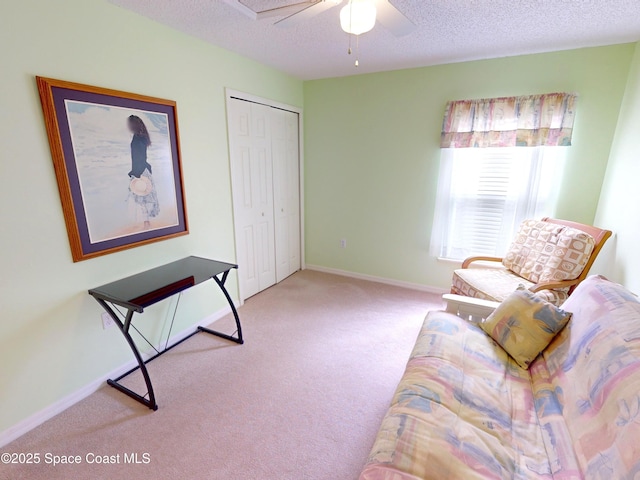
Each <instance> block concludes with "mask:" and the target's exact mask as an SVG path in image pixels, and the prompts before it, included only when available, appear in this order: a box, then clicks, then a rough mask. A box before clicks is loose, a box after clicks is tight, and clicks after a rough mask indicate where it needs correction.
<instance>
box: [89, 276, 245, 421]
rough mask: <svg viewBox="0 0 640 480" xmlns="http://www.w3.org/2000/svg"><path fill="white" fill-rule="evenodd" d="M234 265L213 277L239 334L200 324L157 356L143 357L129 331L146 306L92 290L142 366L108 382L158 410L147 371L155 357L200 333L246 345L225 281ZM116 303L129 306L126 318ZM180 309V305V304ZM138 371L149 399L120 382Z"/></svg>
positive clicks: (139, 365) (125, 306) (152, 408)
mask: <svg viewBox="0 0 640 480" xmlns="http://www.w3.org/2000/svg"><path fill="white" fill-rule="evenodd" d="M232 268H238V267H237V265H231V264H230V265H229V269H228V270H226V271H224V272H222V273H221V275H222V278H218V276H213V277H211V278H213V279H214V280H215V282H216V283H217V284H218V287H220V290H222V293H223V294H224V296H225V298H226V299H227V302H229V306H230V307H231V312H232V313H233V317H234V319H235V322H236V335H237V336H232V335H227V334H226V333H221V332H217V331H215V330H211V329H209V328H205V327H200V326H199V327H198V328H197V329H196V330H195V331H194V332H192V333H190V334H189V335H187V336H186V337H185V338H183V339H181V340H179V341H178V342H176V343H173V344H171V345H170V346H165V348H164V349H163V350H160V351H157V350H156V351H157V353H156V354H155V355H153V356H151V357H150V358H148V359H147V360H143V359H142V355H141V353H140V350H139V349H138V346H137V345H136V343H135V342H134V340H133V338H131V334H130V333H129V330H130V327H131V321H132V320H133V315H134V313H142V312H143V310H144V308H143V307H141V306H139V305H134V304H133V303H128V302H122V301H116V300H114V299H111V298H106V297H104V296H102V295H100V294H99V293H98V292H96V291H94V290H90V291H89V294H90V295H92V296H93V297H94V298H95V299H96V301H97V302H98V303H99V304H100V305H101V306H102V308H104V310H105V311H106V312H107V313H108V314H109V316H110V317H111V318H112V319H113V321H114V322H115V324H116V325H117V326H118V328H119V330H120V332H122V335H124V338H125V340H126V341H127V343H128V344H129V347H130V348H131V351H132V352H133V355H134V356H135V358H136V361H137V362H138V366H136V367H134V368H132V369H131V370H129V371H127V372H125V373H123V374H122V375H120V376H119V377H118V378H116V379H113V380H112V379H109V380H107V383H108V384H109V385H111V386H112V387H113V388H115V389H117V390H119V391H121V392H122V393H124V394H125V395H128V396H129V397H131V398H133V399H134V400H136V401H138V402H140V403H142V404H143V405H145V406H146V407H149V408H150V409H151V410H154V411H155V410H157V409H158V404H157V403H156V396H155V393H154V391H153V385H152V384H151V378H150V377H149V372H148V371H147V366H146V364H147V363H149V362H151V361H152V360H155V359H156V358H158V357H159V356H160V355H163V354H164V353H166V352H168V351H169V350H171V349H172V348H174V347H176V346H178V345H180V344H181V343H182V342H184V341H185V340H188V339H189V338H191V337H192V336H194V335H195V334H197V333H199V332H205V333H209V334H211V335H215V336H217V337H220V338H224V339H225V340H229V341H231V342H235V343H238V344H243V343H244V340H243V338H242V326H241V325H240V317H239V316H238V311H237V310H236V307H235V305H234V304H233V300H232V299H231V296H230V295H229V292H228V291H227V289H226V287H225V283H226V281H227V277H228V275H229V271H230V270H231V269H232ZM186 288H188V287H186ZM186 288H183V289H182V290H181V291H183V290H186ZM175 293H179V292H174V294H175ZM168 296H171V295H168ZM168 296H167V297H165V298H168ZM154 303H155V302H154ZM115 305H119V306H121V307H124V308H126V309H127V313H126V314H125V315H124V320H122V319H121V318H120V316H119V315H118V313H117V311H116V310H117V309H116V308H115ZM176 308H177V305H176ZM170 335H171V329H170V330H169V333H168V334H167V339H168V338H169V336H170ZM143 338H144V337H143ZM145 340H146V339H145ZM154 349H155V347H154ZM136 370H140V371H141V372H142V376H143V377H144V382H145V384H146V386H147V394H148V395H149V398H146V397H145V396H143V395H140V394H139V393H136V392H134V391H133V390H131V389H129V388H127V387H125V386H124V385H121V384H120V383H118V382H119V381H120V380H122V379H123V378H125V377H126V376H128V375H130V374H131V373H133V372H135V371H136Z"/></svg>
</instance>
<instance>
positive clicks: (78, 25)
mask: <svg viewBox="0 0 640 480" xmlns="http://www.w3.org/2000/svg"><path fill="white" fill-rule="evenodd" d="M0 44H2V45H3V47H2V50H1V51H0V65H1V67H0V82H1V86H2V88H1V90H0V100H1V101H0V145H1V146H2V153H1V159H0V218H1V220H2V223H1V224H2V235H0V307H1V310H0V311H1V315H2V317H1V319H0V392H1V393H0V432H2V431H3V430H5V429H7V428H8V427H10V426H12V425H15V424H17V423H18V422H20V421H22V420H23V419H25V418H26V417H28V416H30V415H32V414H33V413H34V412H37V411H39V410H41V409H43V408H44V407H46V406H48V405H50V404H52V403H54V402H56V401H58V400H60V399H61V398H63V397H65V396H66V395H69V394H70V393H72V392H74V391H76V390H77V389H79V388H81V387H83V386H84V385H87V384H88V383H90V382H91V381H92V380H94V379H96V378H99V377H101V376H102V375H105V374H106V373H107V372H110V371H111V370H113V369H114V368H117V367H118V366H120V365H122V364H123V363H124V362H127V361H129V360H130V359H132V356H131V353H130V352H129V351H128V347H127V346H126V344H125V342H124V340H123V339H122V338H121V336H120V334H119V332H118V331H117V330H116V329H115V328H113V329H110V330H106V331H104V330H103V329H102V325H101V321H100V313H101V310H100V308H99V306H98V304H97V303H96V302H95V301H94V300H93V299H92V298H91V297H89V295H87V293H86V291H87V289H89V288H91V287H95V286H98V285H101V284H103V283H106V282H109V281H112V280H116V279H118V278H120V277H123V276H126V275H128V274H132V273H136V272H139V271H142V270H145V269H148V268H151V267H154V266H157V265H161V264H163V263H166V262H169V261H171V260H175V259H178V258H181V257H184V256H187V255H191V254H197V255H202V256H207V257H212V258H217V259H220V260H227V261H234V260H235V252H234V242H233V223H232V209H231V194H230V177H229V168H228V146H227V132H226V112H225V96H224V88H225V87H232V88H234V89H237V90H241V91H247V92H250V93H253V94H256V95H260V96H263V97H267V98H272V99H274V100H277V101H280V102H283V103H288V104H293V105H295V106H301V105H302V102H303V100H302V99H303V91H302V82H300V81H298V80H296V79H294V78H291V77H289V76H286V75H284V74H282V73H279V72H277V71H275V70H272V69H270V68H267V67H264V66H262V65H260V64H258V63H256V62H253V61H250V60H247V59H244V58H242V57H239V56H237V55H235V54H232V53H230V52H227V51H224V50H222V49H219V48H215V47H213V46H211V45H208V44H206V43H204V42H201V41H199V40H196V39H194V38H192V37H189V36H186V35H184V34H181V33H179V32H176V31H174V30H171V29H169V28H166V27H164V26H161V25H159V24H156V23H154V22H151V21H150V20H147V19H144V18H143V17H140V16H138V15H135V14H133V13H130V12H127V11H126V10H123V9H121V8H119V7H116V6H114V5H111V4H109V3H107V2H106V1H105V0H56V1H38V0H20V1H16V2H6V1H5V2H2V4H1V6H0ZM35 75H41V76H47V77H53V78H59V79H63V80H69V81H74V82H79V83H86V84H91V85H97V86H101V87H108V88H114V89H118V90H124V91H129V92H135V93H141V94H146V95H151V96H156V97H160V98H167V99H172V100H176V101H177V103H178V118H179V126H180V134H181V145H182V160H183V169H184V182H185V191H186V200H187V202H186V203H187V208H188V214H189V220H190V228H191V234H190V235H188V236H185V237H181V238H177V239H173V240H168V241H164V242H159V243H156V244H153V245H149V246H145V247H140V248H135V249H132V250H128V251H125V252H120V253H116V254H112V255H108V256H105V257H101V258H97V259H93V260H88V261H84V262H80V263H73V262H72V261H71V255H70V251H69V245H68V240H67V234H66V230H65V226H64V220H63V216H62V208H61V205H60V200H59V195H58V189H57V186H56V180H55V175H54V171H53V166H52V161H51V155H50V152H49V147H48V144H47V140H46V133H45V129H44V124H43V119H42V112H41V107H40V102H39V98H38V93H37V89H36V83H35V79H34V76H35ZM229 281H230V285H231V291H232V294H233V295H234V296H235V294H236V288H235V281H236V279H235V276H233V277H230V279H229ZM224 305H225V302H224V300H223V298H222V296H221V295H220V294H219V293H218V292H217V287H215V285H214V284H213V283H211V284H203V285H201V286H198V287H196V288H194V289H191V290H189V291H188V292H185V295H184V296H183V300H182V301H181V310H180V312H179V315H178V319H177V324H176V326H175V331H180V330H184V329H185V328H187V327H188V326H190V325H192V324H195V323H196V322H198V321H201V320H202V319H203V318H205V317H206V316H207V315H209V314H211V313H212V312H215V311H217V310H219V309H221V308H223V306H224ZM169 306H170V304H169V303H168V302H165V303H164V304H161V305H158V306H157V307H154V308H151V309H149V311H148V312H145V317H146V318H145V321H144V325H146V326H147V331H148V332H150V333H151V334H152V337H153V338H158V334H159V333H160V327H161V326H162V325H163V324H164V322H165V321H166V320H167V315H168V311H169ZM141 324H142V323H141Z"/></svg>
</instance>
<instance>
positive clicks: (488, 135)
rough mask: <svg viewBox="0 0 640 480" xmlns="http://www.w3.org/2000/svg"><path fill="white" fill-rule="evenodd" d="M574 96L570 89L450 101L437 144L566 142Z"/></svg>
mask: <svg viewBox="0 0 640 480" xmlns="http://www.w3.org/2000/svg"><path fill="white" fill-rule="evenodd" d="M576 98H577V96H576V95H575V94H571V93H548V94H544V95H528V96H523V97H503V98H488V99H482V100H458V101H453V102H449V103H448V104H447V110H446V112H445V115H444V122H443V124H442V137H441V140H440V146H441V147H442V148H469V147H476V148H477V147H480V148H487V147H538V146H569V145H571V134H572V132H573V120H574V117H575V104H576Z"/></svg>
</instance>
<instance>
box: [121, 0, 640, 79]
mask: <svg viewBox="0 0 640 480" xmlns="http://www.w3.org/2000/svg"><path fill="white" fill-rule="evenodd" d="M109 1H111V3H113V4H116V5H119V6H121V7H124V8H126V9H129V10H132V11H134V12H137V13H139V14H141V15H144V16H146V17H148V18H151V19H153V20H156V21H158V22H160V23H163V24H165V25H169V26H171V27H173V28H175V29H177V30H180V31H182V32H185V33H188V34H190V35H193V36H195V37H198V38H201V39H203V40H206V41H208V42H210V43H212V44H215V45H219V46H221V47H224V48H226V49H228V50H232V51H234V52H237V53H240V54H242V55H245V56H247V57H250V58H253V59H255V60H258V61H260V62H262V63H265V64H267V65H271V66H273V67H275V68H278V69H280V70H283V71H285V72H288V73H290V74H292V75H294V76H296V77H298V78H301V79H305V80H307V79H316V78H325V77H334V76H345V75H355V74H358V73H369V72H379V71H385V70H395V69H400V68H411V67H420V66H427V65H435V64H441V63H453V62H460V61H466V60H476V59H484V58H495V57H504V56H510V55H521V54H527V53H539V52H548V51H556V50H566V49H571V48H579V47H588V46H596V45H610V44H615V43H624V42H632V41H638V40H640V1H639V0H427V1H418V0H391V3H392V4H393V5H395V6H396V7H397V8H398V9H399V10H400V11H402V12H403V13H404V14H405V15H406V16H407V17H409V18H410V19H411V20H412V21H413V22H414V23H415V24H416V25H417V26H418V28H417V29H416V31H414V32H413V33H411V34H409V35H407V36H405V37H400V38H397V37H394V36H393V35H392V34H391V33H389V32H388V31H387V30H385V29H384V28H383V27H382V26H380V25H376V27H375V28H374V29H373V30H372V31H371V32H369V33H366V34H364V35H362V36H361V37H360V55H359V57H360V67H359V68H355V67H354V63H353V61H354V58H353V56H351V57H350V56H348V55H347V48H348V41H349V40H348V36H347V34H345V33H344V32H343V31H342V30H341V29H340V22H339V14H340V8H341V5H339V6H336V7H333V8H330V9H328V10H326V11H324V12H323V13H321V14H320V15H318V16H316V17H313V18H311V19H309V20H306V21H304V22H302V23H300V24H298V25H297V26H295V27H293V28H288V29H285V28H278V27H275V26H274V25H273V23H274V22H275V21H277V20H279V19H280V18H281V17H273V18H266V19H262V20H252V19H250V18H248V17H247V16H246V15H243V14H242V13H241V12H240V11H239V10H238V9H236V8H233V7H232V6H230V5H229V4H228V3H226V2H225V1H223V0H109ZM242 1H243V3H244V4H245V5H250V6H251V8H256V9H262V8H265V7H266V8H270V7H272V6H274V5H275V6H279V5H290V4H291V3H297V2H295V1H291V0H288V1H286V0H242ZM343 5H344V2H343Z"/></svg>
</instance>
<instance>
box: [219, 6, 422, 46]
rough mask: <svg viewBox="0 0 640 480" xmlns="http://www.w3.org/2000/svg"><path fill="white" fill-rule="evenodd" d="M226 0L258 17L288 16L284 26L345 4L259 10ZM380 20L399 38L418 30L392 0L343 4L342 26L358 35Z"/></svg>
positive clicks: (280, 24) (296, 23) (279, 21)
mask: <svg viewBox="0 0 640 480" xmlns="http://www.w3.org/2000/svg"><path fill="white" fill-rule="evenodd" d="M224 1H225V3H227V4H229V5H231V6H233V7H234V8H236V9H237V10H240V11H241V12H243V13H244V14H245V15H247V16H249V17H251V18H253V19H254V20H262V19H264V18H269V17H277V16H285V17H284V18H282V19H281V20H278V21H277V22H275V25H276V26H278V27H284V28H286V27H293V26H295V25H298V24H300V23H301V22H304V21H306V20H309V19H310V18H313V17H315V16H316V15H319V14H320V13H322V12H324V11H326V10H329V9H331V8H333V7H336V6H338V5H340V4H341V3H343V0H306V1H296V2H295V3H293V4H290V5H285V6H280V7H275V8H270V9H266V10H262V11H255V10H253V9H252V8H250V7H249V6H248V5H247V4H248V3H250V2H243V1H242V0H224ZM376 21H377V22H379V23H380V24H381V25H382V26H383V27H385V28H386V29H387V30H389V31H390V32H391V33H392V34H393V35H395V36H396V37H402V36H404V35H408V34H409V33H411V32H413V31H414V30H415V29H416V26H415V24H414V23H413V22H412V21H411V20H409V19H408V18H407V17H406V16H405V15H404V14H403V13H402V12H400V10H398V9H397V8H396V7H394V6H393V5H392V4H391V3H389V0H346V5H345V6H343V8H342V10H341V12H340V23H341V26H342V29H343V30H345V31H346V32H347V33H352V34H354V35H359V34H361V33H365V32H367V31H369V30H371V29H372V28H373V26H374V25H375V23H376Z"/></svg>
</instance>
